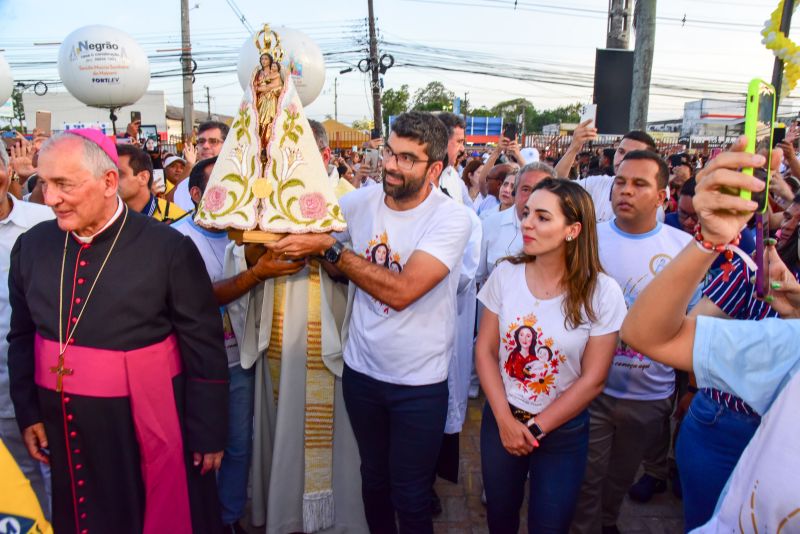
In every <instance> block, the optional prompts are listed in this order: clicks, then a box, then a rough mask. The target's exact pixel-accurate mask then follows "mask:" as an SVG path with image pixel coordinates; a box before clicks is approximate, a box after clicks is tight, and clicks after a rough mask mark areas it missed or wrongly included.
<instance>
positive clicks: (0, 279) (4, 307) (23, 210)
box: [0, 195, 55, 419]
mask: <svg viewBox="0 0 800 534" xmlns="http://www.w3.org/2000/svg"><path fill="white" fill-rule="evenodd" d="M8 198H9V199H10V200H11V202H12V206H11V213H9V214H8V217H6V218H5V219H3V220H0V418H4V419H9V418H13V417H14V406H13V405H12V404H11V397H10V396H9V394H8V388H9V384H8V341H7V340H6V336H7V335H8V330H9V326H10V323H11V304H9V302H8V272H9V270H10V269H11V248H12V247H13V246H14V243H16V242H17V238H18V237H19V236H20V235H22V234H23V233H25V232H26V231H27V230H29V229H31V228H33V227H34V226H36V225H37V224H39V223H40V222H42V221H48V220H50V219H53V218H54V217H55V215H54V214H53V210H51V209H50V208H48V207H46V206H42V205H40V204H32V203H30V202H23V201H22V200H19V199H16V198H14V197H12V196H11V195H8Z"/></svg>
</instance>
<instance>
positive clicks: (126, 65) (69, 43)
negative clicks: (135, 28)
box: [58, 25, 150, 108]
mask: <svg viewBox="0 0 800 534" xmlns="http://www.w3.org/2000/svg"><path fill="white" fill-rule="evenodd" d="M58 74H59V75H60V76H61V80H62V81H63V82H64V86H65V87H66V88H67V90H68V91H69V92H70V94H72V96H74V97H75V98H77V99H78V100H80V101H81V102H83V103H84V104H86V105H87V106H92V107H98V108H118V107H122V106H128V105H130V104H133V103H134V102H136V101H137V100H139V99H140V98H141V97H142V95H143V94H144V93H145V91H147V86H148V85H150V62H149V61H148V60H147V54H145V52H144V50H143V49H142V47H141V46H139V43H137V42H136V41H135V40H134V39H133V37H131V36H130V35H128V34H127V33H125V32H123V31H122V30H118V29H117V28H112V27H110V26H100V25H96V26H84V27H83V28H79V29H77V30H75V31H74V32H72V33H71V34H69V35H68V36H67V38H66V39H64V41H63V42H62V43H61V48H60V49H59V51H58Z"/></svg>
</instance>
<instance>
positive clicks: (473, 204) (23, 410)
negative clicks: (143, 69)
mask: <svg viewBox="0 0 800 534" xmlns="http://www.w3.org/2000/svg"><path fill="white" fill-rule="evenodd" d="M309 126H310V130H311V132H312V133H313V135H314V138H315V141H316V143H317V148H318V149H319V152H320V155H321V157H322V161H323V164H324V165H325V166H326V167H327V169H326V170H327V173H328V177H329V180H330V185H331V187H332V188H333V189H334V190H335V191H336V193H337V196H338V197H339V205H340V208H341V213H342V215H343V217H344V219H345V220H346V222H347V230H346V231H345V232H341V233H323V234H290V235H288V236H285V237H283V238H281V239H280V240H278V241H275V242H271V243H267V244H266V245H262V244H252V243H248V244H243V243H238V242H236V241H231V240H230V239H229V237H228V234H227V233H226V232H225V231H218V230H209V229H207V228H204V227H202V226H201V225H199V224H198V223H197V222H196V221H195V219H194V215H195V213H196V209H197V206H198V205H199V204H200V202H201V199H202V198H203V195H204V192H205V189H206V186H207V184H208V182H209V177H210V176H211V174H212V172H213V169H214V166H215V165H216V163H217V156H218V155H219V154H220V151H221V150H222V147H223V144H224V142H225V139H226V136H227V135H228V126H227V125H225V124H223V123H219V122H207V123H203V124H201V125H200V126H199V128H198V130H197V136H196V146H195V145H194V144H192V143H187V144H186V146H185V147H184V148H183V150H182V151H181V153H180V154H177V153H170V152H161V151H159V150H158V149H157V147H153V146H148V145H147V143H146V142H140V141H139V140H138V138H137V130H136V125H132V127H129V129H128V136H126V137H124V138H118V139H114V138H111V137H109V136H106V135H104V134H102V133H101V132H99V131H97V130H91V129H83V130H70V131H67V132H63V133H58V134H55V135H53V136H49V137H48V136H44V135H41V134H40V133H36V134H35V135H34V136H33V138H32V139H31V140H28V139H26V138H24V137H22V136H18V138H17V139H16V140H15V141H14V142H13V143H10V144H9V147H8V150H7V151H6V150H2V151H0V262H1V263H0V264H1V265H2V266H3V273H4V277H6V276H7V278H8V283H7V284H6V283H5V280H4V281H3V282H4V283H3V284H2V285H0V313H2V322H1V323H0V439H2V445H3V447H0V467H1V468H2V472H1V473H0V480H2V482H0V495H2V500H3V501H6V500H8V501H9V502H11V499H7V496H8V495H10V494H11V493H13V494H14V495H15V500H14V503H15V504H14V506H18V507H19V508H18V509H17V510H16V511H11V510H6V509H3V506H5V505H0V512H2V513H12V512H13V513H15V515H16V516H19V517H25V518H28V519H30V521H34V522H38V524H39V525H40V526H41V529H42V531H45V530H46V528H48V527H47V520H51V521H52V524H53V526H54V528H55V531H56V532H58V533H62V532H64V533H72V532H74V533H76V534H78V533H88V532H115V533H126V532H130V533H140V532H146V533H148V534H150V533H159V532H214V533H217V532H245V531H246V530H245V528H244V527H243V525H242V522H243V521H244V520H245V517H246V515H247V510H248V509H249V511H250V515H249V517H250V519H251V522H252V523H253V524H254V525H257V526H259V527H260V526H262V525H263V526H264V528H265V529H266V532H268V533H292V532H308V533H311V532H373V533H392V532H401V533H413V534H418V533H419V534H424V533H432V532H433V518H434V517H435V516H436V515H437V514H438V513H441V503H440V501H439V498H438V496H437V495H436V492H435V491H434V482H435V481H436V478H437V477H441V478H443V479H446V480H449V481H451V482H454V483H459V482H460V481H461V480H462V479H461V478H460V477H459V468H460V467H461V462H459V434H460V432H461V431H462V428H463V426H464V423H465V419H466V412H467V403H468V399H469V398H472V399H476V398H484V397H485V404H484V406H483V411H482V420H481V429H480V458H481V472H482V482H483V497H482V500H483V502H484V505H485V506H486V517H487V522H488V529H489V531H490V532H492V533H516V532H518V531H519V527H520V510H521V507H522V505H523V501H524V497H525V486H526V484H528V486H529V490H528V491H529V494H528V505H527V506H528V509H527V526H528V531H529V532H536V533H539V532H553V533H564V532H572V533H582V532H587V533H589V532H591V533H595V532H602V533H603V534H606V533H613V532H619V530H618V527H617V524H618V522H619V516H620V507H621V505H622V503H623V500H624V498H625V496H626V495H629V496H630V498H632V499H634V500H637V501H640V502H647V501H649V500H650V499H651V498H652V497H653V495H654V494H656V493H660V492H664V491H666V490H667V488H668V487H670V486H671V491H673V492H674V493H675V495H676V496H678V497H682V498H683V501H682V502H683V508H684V518H685V529H686V531H687V532H688V531H693V530H695V531H698V532H730V531H734V530H740V531H749V530H746V529H745V527H742V525H748V526H747V527H746V528H750V525H752V529H753V531H761V532H779V531H781V530H783V531H784V532H791V531H800V514H798V510H800V508H798V506H800V501H798V500H797V499H798V497H797V496H798V495H800V486H798V483H797V476H796V475H797V473H798V472H800V464H798V462H800V460H798V458H799V457H798V455H797V454H795V452H796V450H795V448H794V447H793V446H791V443H793V442H795V441H796V440H794V439H793V438H797V437H800V436H798V434H799V433H800V431H798V430H797V425H795V424H794V422H795V421H796V415H795V412H794V409H795V406H796V405H797V401H798V400H800V398H798V396H799V395H800V383H798V381H797V380H796V379H795V378H794V375H795V372H796V370H797V368H798V366H799V365H800V357H798V354H797V351H796V350H795V349H794V347H793V343H794V342H795V341H793V340H796V338H794V337H793V335H794V333H796V331H797V330H798V328H800V327H798V323H795V322H794V321H793V320H791V319H793V318H795V317H798V316H800V284H798V277H800V259H799V258H798V233H799V230H798V223H799V222H800V162H799V161H798V157H797V154H796V132H795V130H794V129H790V130H789V132H788V134H787V137H786V139H785V140H784V141H783V142H782V143H781V144H780V145H778V146H777V147H776V149H774V150H772V151H770V150H769V147H768V146H766V147H764V150H762V151H761V153H760V154H758V155H752V154H748V153H746V152H744V151H743V146H744V145H743V143H742V142H738V143H737V144H735V145H734V146H731V147H729V149H728V150H727V151H726V152H721V153H718V154H715V155H714V157H711V155H709V154H706V153H702V152H701V153H691V154H690V153H686V152H679V153H668V154H665V153H660V152H659V150H658V148H657V145H656V142H655V141H654V140H653V138H652V137H651V136H650V135H648V134H647V133H646V132H642V131H631V132H628V133H627V134H625V135H624V136H622V138H621V139H620V140H619V142H618V143H617V144H616V146H615V147H614V148H613V149H612V148H605V149H596V148H595V149H592V150H588V151H587V150H586V144H587V143H588V142H590V141H592V140H593V139H595V138H596V137H597V131H596V129H594V128H593V124H592V123H591V122H590V121H587V122H584V123H582V124H580V125H579V126H578V128H577V129H576V131H575V132H574V134H573V137H572V142H571V144H570V145H569V147H568V149H567V150H566V151H565V152H564V153H563V154H560V155H559V157H558V158H555V157H553V154H551V153H550V152H549V151H547V150H546V149H544V148H542V150H537V149H536V148H534V147H523V146H521V145H520V143H519V140H518V139H508V138H505V137H501V138H500V139H498V142H497V143H496V144H495V145H494V146H492V147H489V148H487V149H486V150H483V151H474V150H473V149H468V148H467V147H466V146H465V141H466V139H465V123H464V121H463V119H462V118H461V117H459V116H457V115H454V114H452V113H446V112H442V113H437V114H432V113H427V112H415V111H412V112H408V113H404V114H402V115H400V116H398V117H397V118H396V119H395V121H394V123H393V125H392V128H391V131H390V132H389V133H388V136H387V137H386V138H385V139H381V138H378V139H373V140H372V141H370V142H369V143H367V144H366V145H365V146H364V147H363V151H362V152H361V153H359V152H351V151H346V152H343V153H339V154H336V153H334V152H333V151H332V150H331V148H330V146H329V142H328V138H327V134H326V133H325V130H324V128H323V127H322V125H321V124H320V123H318V122H316V121H309ZM540 148H541V147H540ZM768 158H771V160H770V166H769V168H770V169H771V173H772V174H771V183H770V188H769V191H768V192H767V198H768V211H767V213H766V214H765V215H764V216H763V221H764V222H763V224H765V225H768V227H769V229H770V231H771V235H772V238H773V239H772V240H768V241H767V243H766V246H767V254H768V257H769V263H768V265H769V267H768V270H769V273H768V274H769V276H770V280H771V285H770V288H771V291H770V293H769V295H766V296H759V294H758V293H759V292H758V291H757V287H756V282H755V281H754V279H753V278H754V276H755V274H756V273H755V272H753V265H752V260H751V258H750V256H751V255H752V253H753V252H754V250H755V249H756V245H755V242H756V238H757V236H756V232H758V231H759V228H760V226H759V224H760V223H759V222H758V221H761V220H762V218H756V217H754V215H753V214H754V212H755V210H756V205H755V203H754V202H753V201H748V200H745V199H744V198H740V197H739V196H738V195H733V194H729V193H730V191H731V190H733V191H739V190H748V191H754V192H758V191H760V190H761V189H763V187H764V186H763V182H762V181H759V180H758V179H755V178H753V177H751V176H748V175H747V174H744V173H742V172H741V169H742V168H743V167H764V166H765V165H766V162H767V159H768ZM159 170H160V171H161V172H156V171H159ZM160 176H161V177H163V181H162V180H160V179H159V177H160ZM319 266H321V267H322V269H321V270H320V268H319ZM763 274H764V273H762V275H763ZM313 288H317V289H313ZM319 291H321V293H322V295H321V297H320V295H319V294H318V292H319ZM312 294H315V295H317V296H316V298H318V299H319V298H321V299H322V301H324V302H326V303H328V305H329V306H330V308H331V309H332V310H333V315H332V317H331V318H330V320H329V319H328V318H327V316H323V317H321V318H320V317H315V316H313V314H311V313H310V312H309V306H310V304H308V303H310V302H312V301H311V298H312V297H311V296H312ZM273 303H276V307H275V308H274V310H280V311H270V312H269V313H263V310H265V309H269V310H273V308H272V304H273ZM756 321H758V322H759V323H758V324H757V323H756ZM320 323H321V325H322V327H321V329H319V330H314V331H316V332H317V334H315V335H316V337H314V336H311V335H308V333H309V332H311V331H312V328H320V327H319V325H320ZM315 324H316V326H314V325H315ZM314 343H316V345H321V354H322V360H323V361H324V362H325V365H317V364H312V362H311V359H310V356H309V357H308V359H307V355H310V354H311V351H312V347H311V345H312V344H314ZM276 346H277V347H281V348H279V349H278V350H277V351H276V350H275V349H274V347H276ZM316 350H319V346H318V347H317V349H316ZM481 392H482V393H481ZM312 397H313V399H312ZM309 399H312V400H309ZM5 449H7V450H8V452H9V453H10V458H13V461H11V460H10V458H9V457H8V455H7V454H5ZM17 466H18V468H17ZM639 473H642V474H641V476H639V477H638V479H637V474H639ZM359 474H360V476H359ZM22 477H25V478H22ZM25 479H27V481H29V484H30V486H28V482H26V481H25ZM29 488H30V490H31V491H32V492H33V493H34V494H35V496H36V499H32V498H30V497H29V496H27V494H26V491H28V490H29ZM16 496H19V498H18V499H16ZM37 500H38V505H39V506H40V507H41V510H40V511H35V509H36V508H38V507H37V505H36V502H35V501H37ZM248 503H249V506H248ZM45 518H46V519H45Z"/></svg>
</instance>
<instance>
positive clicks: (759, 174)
mask: <svg viewBox="0 0 800 534" xmlns="http://www.w3.org/2000/svg"><path fill="white" fill-rule="evenodd" d="M776 126H777V125H776V124H775V88H774V87H773V86H771V85H770V84H768V83H767V82H765V81H763V80H760V79H758V78H755V79H753V80H751V81H750V84H749V85H748V87H747V101H746V104H745V120H744V133H745V136H747V147H746V148H745V152H749V153H751V154H755V153H756V152H757V151H758V150H759V149H760V150H766V152H767V153H766V154H764V156H765V157H766V168H760V169H753V168H752V167H747V168H744V169H742V172H743V173H744V174H749V175H750V176H754V177H756V178H758V179H760V180H762V181H763V182H764V189H763V191H761V192H760V193H751V192H750V191H746V190H740V191H739V196H740V197H741V198H744V199H747V200H754V201H755V202H756V203H758V208H756V213H755V223H756V250H755V258H754V260H755V262H756V265H757V269H756V295H757V296H758V297H759V298H764V297H766V296H767V295H768V294H769V289H770V287H769V286H770V281H769V253H768V252H769V251H768V250H767V247H766V243H767V240H768V239H769V237H770V236H769V213H768V210H767V207H768V201H767V200H768V198H769V178H770V174H771V172H772V169H771V167H772V149H773V147H775V145H776V144H777V143H779V142H781V141H783V138H784V136H785V134H786V127H785V125H781V126H782V127H783V128H782V129H781V128H778V130H777V133H778V137H779V139H778V140H777V141H776V140H775V133H776V129H775V128H776Z"/></svg>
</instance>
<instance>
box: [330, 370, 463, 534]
mask: <svg viewBox="0 0 800 534" xmlns="http://www.w3.org/2000/svg"><path fill="white" fill-rule="evenodd" d="M342 393H343V396H344V403H345V406H346V407H347V414H348V415H349V416H350V424H351V425H352V426H353V434H355V438H356V443H358V452H359V454H360V455H361V494H362V498H363V499H364V512H365V514H366V516H367V524H368V525H369V530H370V532H371V533H372V534H394V533H396V532H397V524H396V523H395V514H396V517H397V522H398V523H399V525H400V532H401V533H403V534H405V533H408V534H428V533H430V534H432V533H433V518H432V516H431V477H432V476H433V472H434V469H435V468H436V460H437V458H438V457H439V449H440V447H441V444H442V436H443V435H444V424H445V420H446V419H447V381H446V380H445V381H443V382H439V383H438V384H431V385H427V386H401V385H397V384H390V383H387V382H382V381H380V380H375V379H374V378H370V377H369V376H367V375H365V374H362V373H359V372H357V371H354V370H353V369H351V368H350V367H347V366H346V365H345V368H344V373H343V375H342Z"/></svg>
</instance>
